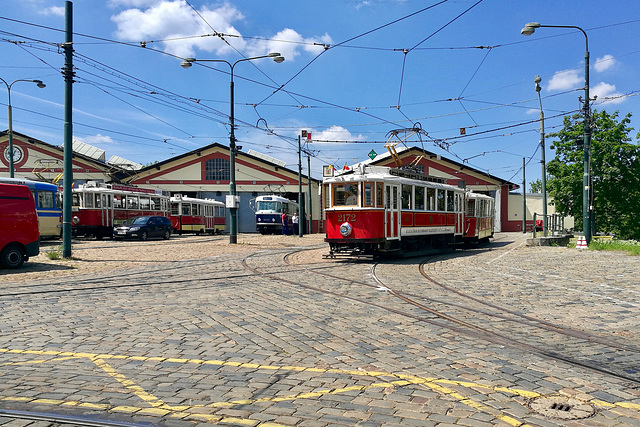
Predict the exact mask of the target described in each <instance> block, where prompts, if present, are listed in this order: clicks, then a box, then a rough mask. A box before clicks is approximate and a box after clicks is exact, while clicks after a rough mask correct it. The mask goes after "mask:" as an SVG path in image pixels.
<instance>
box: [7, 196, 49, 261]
mask: <svg viewBox="0 0 640 427" xmlns="http://www.w3.org/2000/svg"><path fill="white" fill-rule="evenodd" d="M0 228H1V229H2V233H0V267H2V268H18V267H20V266H21V265H22V263H24V262H25V261H28V260H29V257H30V256H36V255H38V252H40V232H39V231H38V215H37V214H36V204H35V202H34V200H33V196H32V195H31V190H29V187H27V186H24V185H12V184H0Z"/></svg>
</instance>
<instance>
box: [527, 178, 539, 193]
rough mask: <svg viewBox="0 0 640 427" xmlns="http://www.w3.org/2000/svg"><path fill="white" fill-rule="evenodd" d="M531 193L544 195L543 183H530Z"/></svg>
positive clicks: (537, 181)
mask: <svg viewBox="0 0 640 427" xmlns="http://www.w3.org/2000/svg"><path fill="white" fill-rule="evenodd" d="M529 192H530V193H542V181H540V180H539V179H536V180H535V181H531V182H530V183H529Z"/></svg>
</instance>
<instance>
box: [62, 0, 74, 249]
mask: <svg viewBox="0 0 640 427" xmlns="http://www.w3.org/2000/svg"><path fill="white" fill-rule="evenodd" d="M64 20H65V39H64V45H63V49H64V69H63V71H62V75H63V76H64V134H63V141H64V160H63V165H64V167H63V183H62V194H63V205H62V257H63V258H71V198H72V195H71V185H72V183H73V169H72V168H73V162H72V160H73V76H74V73H73V3H72V2H70V1H66V2H65V4H64Z"/></svg>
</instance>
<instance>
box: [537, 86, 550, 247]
mask: <svg viewBox="0 0 640 427" xmlns="http://www.w3.org/2000/svg"><path fill="white" fill-rule="evenodd" d="M541 81H542V79H541V78H540V76H536V77H535V82H536V92H538V102H540V157H541V160H540V163H541V164H542V235H543V236H544V237H547V230H548V228H547V226H548V223H547V164H546V160H545V148H544V111H543V110H542V97H541V96H540V91H541V90H542V87H540V82H541ZM534 227H535V224H534Z"/></svg>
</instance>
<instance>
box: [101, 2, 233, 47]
mask: <svg viewBox="0 0 640 427" xmlns="http://www.w3.org/2000/svg"><path fill="white" fill-rule="evenodd" d="M198 13H199V14H200V16H198V14H196V13H195V12H194V11H193V9H191V7H189V5H187V4H186V3H185V2H182V1H160V2H155V3H154V4H153V5H152V6H150V7H149V8H148V9H145V10H140V9H135V8H134V9H128V10H125V11H123V12H120V13H119V14H117V15H115V16H112V17H111V20H112V21H114V22H115V23H116V24H117V26H118V30H117V31H116V37H118V38H120V39H123V40H127V41H144V40H165V39H176V38H183V37H191V36H196V37H194V38H188V39H183V40H176V41H166V42H162V45H163V47H164V50H165V51H166V52H169V53H171V54H174V55H178V56H181V57H189V56H195V50H196V49H199V50H203V51H205V52H215V53H216V54H218V55H223V54H225V53H228V52H229V51H231V50H232V48H231V47H229V46H228V45H227V44H226V43H225V42H224V41H222V40H221V39H220V38H219V37H216V36H209V37H199V36H202V35H203V34H212V33H214V30H213V29H212V28H211V27H213V28H214V29H215V31H217V32H219V33H222V34H240V33H239V31H238V30H236V29H235V28H234V27H233V25H232V22H234V21H238V20H241V19H243V18H244V17H243V15H242V14H241V13H240V12H239V11H238V10H237V9H236V8H234V7H233V6H231V5H230V4H223V5H222V6H220V7H218V8H216V9H209V8H208V7H206V6H204V7H202V8H201V9H200V10H198ZM205 21H206V22H205ZM207 23H208V24H209V25H211V27H210V26H209V25H207ZM227 40H228V41H229V43H231V44H233V45H234V46H235V47H236V48H237V49H240V50H242V49H243V48H244V45H245V41H244V40H243V39H240V38H235V37H233V38H232V37H229V38H228V39H227Z"/></svg>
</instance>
